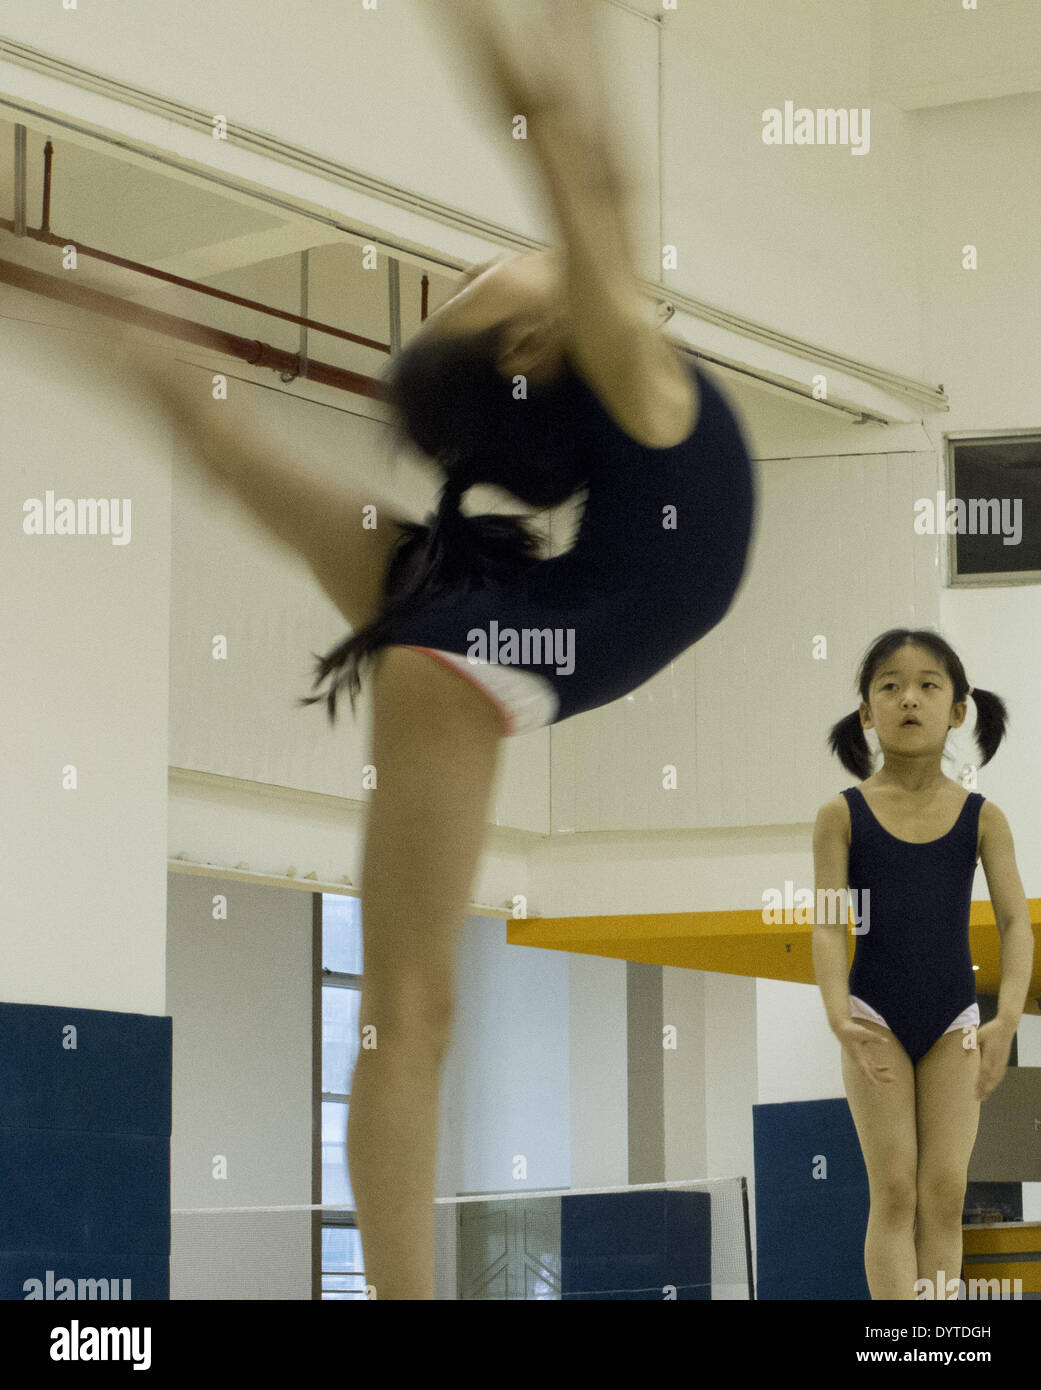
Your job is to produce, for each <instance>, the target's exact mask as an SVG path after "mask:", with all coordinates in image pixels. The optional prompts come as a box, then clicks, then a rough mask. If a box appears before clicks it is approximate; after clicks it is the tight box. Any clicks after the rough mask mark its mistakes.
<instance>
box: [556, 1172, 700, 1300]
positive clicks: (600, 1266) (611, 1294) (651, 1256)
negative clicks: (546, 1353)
mask: <svg viewBox="0 0 1041 1390" xmlns="http://www.w3.org/2000/svg"><path fill="white" fill-rule="evenodd" d="M560 1275H561V1287H560V1294H561V1299H562V1300H564V1301H573V1300H578V1299H583V1300H586V1299H588V1300H603V1299H636V1300H639V1299H646V1300H652V1301H655V1302H658V1303H660V1302H662V1300H663V1298H664V1293H663V1290H664V1289H665V1288H667V1287H670V1286H671V1287H674V1288H675V1289H676V1297H677V1299H708V1298H711V1296H712V1199H711V1197H710V1196H709V1194H708V1193H707V1192H677V1191H659V1192H612V1193H597V1194H595V1195H592V1194H591V1195H588V1196H574V1197H569V1196H562V1197H561V1200H560Z"/></svg>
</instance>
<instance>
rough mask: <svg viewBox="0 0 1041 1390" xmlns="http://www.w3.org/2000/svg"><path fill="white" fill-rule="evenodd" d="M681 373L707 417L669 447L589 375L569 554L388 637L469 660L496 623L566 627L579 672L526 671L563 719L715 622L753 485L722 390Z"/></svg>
mask: <svg viewBox="0 0 1041 1390" xmlns="http://www.w3.org/2000/svg"><path fill="white" fill-rule="evenodd" d="M684 365H685V368H686V369H687V370H688V371H690V373H691V375H692V377H693V379H694V381H695V382H696V383H697V386H698V389H699V393H700V402H701V405H700V412H699V415H698V419H697V421H696V424H695V427H694V430H693V432H692V433H691V434H690V435H689V436H688V437H687V438H686V439H685V440H683V441H682V442H681V443H679V444H676V445H674V446H672V447H670V448H666V449H655V448H651V447H649V446H647V445H644V444H638V443H637V442H636V441H635V440H634V439H632V438H630V436H629V435H627V434H626V433H625V431H624V430H622V429H621V428H620V427H619V426H618V425H617V424H616V423H615V422H614V420H613V419H612V418H611V417H610V416H609V415H608V413H607V411H606V410H605V409H604V408H603V406H602V405H601V404H600V401H599V399H598V398H597V396H596V395H595V393H594V392H593V391H592V390H591V389H590V388H589V387H588V386H587V385H586V384H585V382H583V381H581V378H579V382H580V389H579V391H578V393H577V396H578V400H577V409H576V411H575V419H574V422H573V427H574V429H575V430H577V431H581V441H582V443H583V446H584V449H585V451H586V457H587V458H588V459H589V460H590V464H589V468H590V476H589V484H588V490H587V494H586V498H585V505H584V509H583V513H582V518H581V522H580V525H579V528H578V534H577V538H576V540H575V543H574V545H573V546H572V548H571V549H570V550H569V551H568V552H567V553H566V554H564V555H559V556H555V557H553V558H552V559H546V560H542V561H539V562H538V563H537V564H535V565H532V566H531V568H530V569H528V570H526V571H523V572H521V573H520V574H519V575H518V576H517V577H516V578H514V579H511V580H510V581H509V582H508V583H500V582H491V583H488V584H487V585H486V586H485V587H483V588H480V589H476V590H472V591H469V592H458V593H455V592H449V593H440V594H438V595H436V596H435V597H434V598H432V599H428V600H426V601H424V602H421V603H420V604H419V605H417V607H416V608H415V609H414V610H413V611H412V612H410V613H408V614H407V615H404V616H403V617H402V618H400V619H399V620H398V621H397V622H396V623H395V624H394V626H393V629H392V632H391V636H390V638H389V642H390V643H392V644H399V645H406V646H418V647H426V648H434V649H440V650H442V651H446V652H451V653H459V654H464V653H472V650H473V638H472V636H471V634H472V632H473V630H474V629H477V630H478V631H480V632H490V631H492V624H493V623H495V624H497V627H496V628H495V629H494V631H496V632H499V633H501V632H504V631H507V630H512V631H515V632H520V631H522V630H525V629H527V630H536V629H537V630H545V629H558V630H570V632H571V633H572V651H573V669H572V670H570V671H569V672H568V671H562V670H560V669H558V666H559V663H558V662H557V661H556V660H555V659H552V658H551V659H550V660H529V661H527V662H526V663H525V669H527V670H530V671H533V672H536V673H537V674H538V675H541V676H544V677H545V678H546V679H547V680H548V681H549V682H550V683H551V684H552V686H553V688H554V690H555V693H556V695H557V697H558V701H559V705H558V708H557V711H556V716H555V718H554V719H553V721H552V722H553V723H559V722H560V721H561V720H564V719H570V718H571V717H572V716H573V715H576V714H581V713H583V712H584V711H586V710H592V709H596V708H597V707H598V706H600V705H606V704H608V703H609V702H610V701H612V700H617V699H619V698H620V697H621V696H623V695H626V694H628V693H629V692H630V691H631V690H635V689H636V687H637V686H639V685H642V684H643V683H644V682H645V681H648V680H650V679H651V677H652V676H654V675H656V674H657V673H658V672H659V671H661V670H662V669H663V668H664V667H665V666H667V665H668V663H669V662H670V661H673V660H675V659H676V658H677V657H678V656H680V655H681V654H682V653H683V652H685V651H686V650H687V648H688V647H690V646H692V645H693V644H694V643H695V642H697V641H698V640H699V638H701V637H703V636H704V635H705V633H707V632H708V631H710V629H712V628H713V627H715V626H716V624H717V623H718V622H719V621H720V620H721V619H722V618H723V616H724V614H725V613H726V611H727V609H728V608H729V607H730V605H731V603H732V602H733V599H734V596H735V594H736V592H737V590H738V587H739V585H740V583H741V579H742V576H743V574H744V571H745V565H746V561H747V557H748V551H749V547H750V543H751V538H752V534H753V530H754V523H755V513H756V501H757V488H756V478H755V471H754V465H753V463H752V461H751V459H750V458H749V454H748V450H747V448H746V447H745V442H744V439H743V437H742V433H741V429H740V427H739V425H738V423H737V420H736V418H735V416H734V415H733V413H732V412H731V409H730V407H729V405H728V404H727V402H726V400H725V399H724V397H723V395H722V394H721V392H720V391H719V390H718V389H717V388H716V387H715V386H714V385H713V383H712V382H711V381H709V380H708V378H707V377H706V376H705V375H704V374H703V373H702V372H700V371H699V370H698V368H697V367H695V366H694V364H693V363H690V362H685V364H684ZM669 509H675V510H674V511H671V510H669ZM672 518H674V522H673V521H672ZM535 655H536V656H549V655H550V654H549V652H536V653H535Z"/></svg>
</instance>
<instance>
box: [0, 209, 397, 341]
mask: <svg viewBox="0 0 1041 1390" xmlns="http://www.w3.org/2000/svg"><path fill="white" fill-rule="evenodd" d="M0 227H5V228H6V229H7V231H9V232H13V231H14V222H13V221H12V220H11V219H10V218H7V217H0ZM25 235H26V236H27V237H31V238H32V240H33V241H42V242H43V244H44V245H45V246H75V248H76V254H77V255H78V256H91V257H93V259H94V260H96V261H107V262H108V264H109V265H118V266H121V267H122V268H123V269H124V270H136V271H138V272H139V273H140V274H141V275H150V276H151V277H152V278H153V280H165V281H166V283H167V284H169V285H179V286H180V287H181V288H182V289H186V290H195V291H196V293H198V294H208V295H209V296H210V297H211V299H222V300H223V301H224V302H225V304H238V305H239V306H240V307H241V308H243V309H255V310H256V311H257V312H258V313H260V314H269V315H270V316H271V317H272V318H276V319H284V320H285V321H286V323H298V324H300V325H301V326H302V327H303V328H313V329H315V330H316V331H317V332H319V333H328V334H329V335H330V337H333V338H343V339H345V340H346V341H347V342H349V343H359V344H360V345H361V346H362V347H368V348H375V349H376V351H377V352H387V353H389V352H390V344H389V343H379V342H377V341H376V340H375V339H374V338H362V337H361V336H360V335H359V334H357V333H348V332H347V330H346V329H344V328H334V327H333V325H332V324H331V323H320V322H319V321H318V320H317V319H305V318H301V317H300V315H299V314H291V313H289V312H288V311H287V310H285V309H273V308H272V307H271V306H270V305H269V304H259V303H258V302H257V301H256V300H255V299H243V298H242V297H241V295H237V294H228V292H227V290H216V289H214V288H213V286H212V285H202V284H200V283H199V281H198V280H185V279H183V278H182V277H181V276H180V275H170V274H169V273H168V272H167V271H165V270H155V269H153V267H152V266H150V265H142V264H141V262H140V261H128V260H126V259H125V258H124V257H123V256H113V255H111V254H110V253H109V252H108V251H99V250H98V249H97V247H95V246H84V245H83V243H82V242H78V241H76V239H75V238H74V237H60V236H54V235H53V234H52V233H51V232H45V231H44V230H43V229H42V228H41V229H39V230H35V229H34V228H32V227H26V229H25Z"/></svg>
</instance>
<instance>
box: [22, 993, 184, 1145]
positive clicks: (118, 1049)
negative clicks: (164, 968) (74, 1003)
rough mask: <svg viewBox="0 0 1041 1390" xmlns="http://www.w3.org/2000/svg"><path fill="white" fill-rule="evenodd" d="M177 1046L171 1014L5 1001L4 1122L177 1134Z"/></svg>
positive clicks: (28, 1125) (29, 1125)
mask: <svg viewBox="0 0 1041 1390" xmlns="http://www.w3.org/2000/svg"><path fill="white" fill-rule="evenodd" d="M70 1025H71V1026H72V1027H74V1028H75V1030H76V1046H75V1048H74V1049H73V1048H70V1047H67V1046H65V1045H64V1038H65V1036H66V1030H67V1029H68V1028H69V1026H70ZM172 1049H173V1020H172V1019H170V1018H162V1017H157V1016H154V1015H152V1014H121V1013H111V1012H108V1011H107V1010H103V1009H65V1008H54V1007H51V1006H49V1005H44V1004H0V1127H3V1128H9V1129H20V1128H23V1127H25V1128H30V1129H89V1130H99V1131H100V1130H105V1131H108V1132H110V1133H114V1134H165V1135H166V1136H167V1137H169V1134H170V1114H171V1109H170V1087H171V1056H172Z"/></svg>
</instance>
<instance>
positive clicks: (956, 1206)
mask: <svg viewBox="0 0 1041 1390" xmlns="http://www.w3.org/2000/svg"><path fill="white" fill-rule="evenodd" d="M966 1182H967V1180H966V1175H965V1173H964V1172H963V1171H955V1170H953V1169H945V1168H939V1169H936V1168H930V1169H927V1170H925V1171H923V1172H922V1173H921V1174H920V1175H919V1179H918V1208H919V1211H920V1212H921V1213H922V1214H923V1215H924V1216H925V1217H926V1218H928V1217H935V1218H937V1219H940V1220H947V1219H951V1220H957V1221H959V1222H960V1221H961V1215H962V1208H963V1207H964V1205H965V1189H966Z"/></svg>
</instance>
